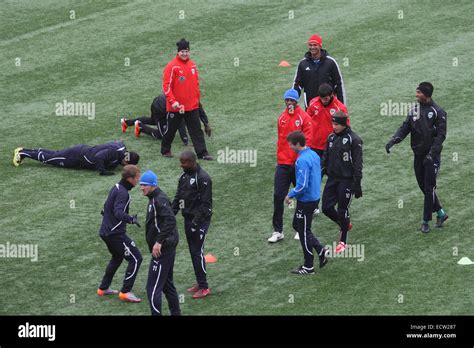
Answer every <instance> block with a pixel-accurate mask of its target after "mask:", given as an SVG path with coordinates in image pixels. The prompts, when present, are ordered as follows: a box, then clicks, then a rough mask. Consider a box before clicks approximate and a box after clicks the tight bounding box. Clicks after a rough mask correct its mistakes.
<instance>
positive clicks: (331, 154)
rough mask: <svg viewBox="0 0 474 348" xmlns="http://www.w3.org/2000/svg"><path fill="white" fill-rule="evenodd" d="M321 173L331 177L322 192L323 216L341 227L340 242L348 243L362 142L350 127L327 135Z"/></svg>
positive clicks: (359, 176) (360, 166)
mask: <svg viewBox="0 0 474 348" xmlns="http://www.w3.org/2000/svg"><path fill="white" fill-rule="evenodd" d="M322 171H323V173H324V172H325V173H327V176H328V180H327V182H326V186H325V187H324V192H323V207H322V208H323V213H324V214H325V215H326V216H327V217H329V218H330V219H331V220H332V221H334V222H335V223H337V224H338V225H339V227H340V228H341V241H342V242H344V243H346V241H347V231H348V228H349V223H350V215H349V206H350V203H351V199H352V193H353V192H352V187H353V185H354V184H356V183H359V184H360V181H361V180H362V139H361V138H360V137H359V136H358V135H357V134H356V133H355V132H353V131H352V129H351V128H350V127H347V128H346V129H345V130H343V131H342V132H341V133H339V134H337V133H331V134H330V135H329V136H328V141H327V145H326V150H325V151H324V154H323V164H322ZM336 204H337V210H336V209H335V207H336Z"/></svg>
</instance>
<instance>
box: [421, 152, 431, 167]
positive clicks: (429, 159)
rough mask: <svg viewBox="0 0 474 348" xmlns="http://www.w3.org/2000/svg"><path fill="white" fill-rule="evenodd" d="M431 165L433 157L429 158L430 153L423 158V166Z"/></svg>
mask: <svg viewBox="0 0 474 348" xmlns="http://www.w3.org/2000/svg"><path fill="white" fill-rule="evenodd" d="M431 163H433V156H431V153H428V154H427V155H426V156H425V159H424V160H423V165H424V166H426V165H428V164H431Z"/></svg>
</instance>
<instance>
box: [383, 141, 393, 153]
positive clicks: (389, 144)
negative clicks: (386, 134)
mask: <svg viewBox="0 0 474 348" xmlns="http://www.w3.org/2000/svg"><path fill="white" fill-rule="evenodd" d="M393 145H395V140H394V139H390V141H389V142H388V143H387V144H386V145H385V151H387V153H390V149H391V148H392V146H393Z"/></svg>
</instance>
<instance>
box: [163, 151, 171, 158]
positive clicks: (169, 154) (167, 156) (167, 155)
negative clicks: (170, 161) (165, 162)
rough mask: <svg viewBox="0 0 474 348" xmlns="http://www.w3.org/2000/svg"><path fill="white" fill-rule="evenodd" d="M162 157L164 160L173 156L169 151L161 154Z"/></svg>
mask: <svg viewBox="0 0 474 348" xmlns="http://www.w3.org/2000/svg"><path fill="white" fill-rule="evenodd" d="M161 155H162V156H163V157H166V158H172V157H173V154H172V153H171V151H168V152H166V153H163V154H161Z"/></svg>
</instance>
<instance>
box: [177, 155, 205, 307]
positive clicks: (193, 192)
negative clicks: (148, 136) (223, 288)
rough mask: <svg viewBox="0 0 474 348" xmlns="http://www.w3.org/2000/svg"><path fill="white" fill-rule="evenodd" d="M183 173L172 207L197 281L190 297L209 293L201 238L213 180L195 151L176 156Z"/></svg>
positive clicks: (199, 296) (202, 239)
mask: <svg viewBox="0 0 474 348" xmlns="http://www.w3.org/2000/svg"><path fill="white" fill-rule="evenodd" d="M179 161H180V162H181V168H182V169H183V174H182V175H181V177H180V178H179V182H178V190H177V192H176V195H175V197H174V200H173V203H172V208H173V211H174V214H175V215H176V214H177V213H178V212H179V210H181V213H182V214H183V217H184V231H185V233H186V240H187V242H188V246H189V252H190V254H191V260H192V262H193V267H194V273H195V275H196V280H197V284H194V285H193V286H192V287H190V288H189V289H188V292H190V293H193V294H194V295H193V298H202V297H206V296H208V295H209V294H210V289H209V285H208V283H207V274H206V260H205V259H204V241H205V239H206V235H207V231H208V229H209V225H210V223H211V216H212V181H211V177H210V176H209V174H207V172H206V171H205V170H204V169H202V168H201V166H200V165H199V164H198V163H197V158H196V155H195V154H194V152H192V151H184V152H183V153H181V155H180V156H179Z"/></svg>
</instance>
